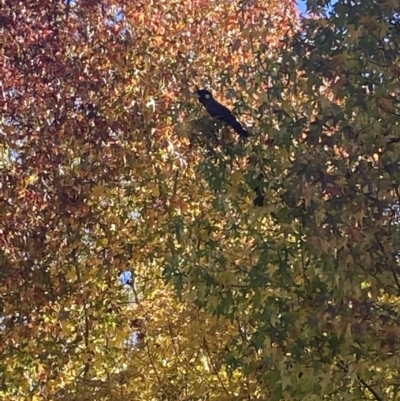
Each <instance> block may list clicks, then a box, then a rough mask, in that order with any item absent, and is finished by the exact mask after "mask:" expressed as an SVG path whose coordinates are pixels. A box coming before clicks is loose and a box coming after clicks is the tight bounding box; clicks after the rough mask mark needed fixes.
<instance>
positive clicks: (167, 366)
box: [0, 0, 295, 400]
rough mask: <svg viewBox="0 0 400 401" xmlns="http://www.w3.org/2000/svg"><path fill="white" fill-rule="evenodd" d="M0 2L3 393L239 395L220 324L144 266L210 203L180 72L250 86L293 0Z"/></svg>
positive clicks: (240, 379) (227, 328)
mask: <svg viewBox="0 0 400 401" xmlns="http://www.w3.org/2000/svg"><path fill="white" fill-rule="evenodd" d="M1 13H2V14H1V21H2V33H3V36H4V43H5V45H4V48H3V51H4V60H5V64H4V67H3V68H4V74H3V82H2V91H3V98H4V113H3V115H2V120H1V130H2V133H3V135H2V136H1V162H2V171H1V173H0V177H1V178H0V179H1V192H2V197H1V213H2V219H1V231H0V235H1V239H0V241H1V244H2V246H1V249H2V251H1V273H0V274H1V275H0V293H1V299H2V301H1V314H2V329H1V330H2V331H1V342H0V350H1V351H0V352H1V355H2V363H1V379H2V380H1V383H2V385H1V387H0V394H1V396H2V398H3V399H9V400H15V399H51V400H57V399H63V400H68V399H74V400H77V399H79V400H85V399H93V397H94V396H95V397H96V399H106V398H110V397H111V396H112V397H113V399H114V398H117V399H118V397H119V399H121V400H123V399H126V397H127V396H128V395H133V396H135V397H140V398H141V399H155V398H156V399H157V398H160V399H177V398H178V397H180V398H181V399H184V398H185V397H186V398H187V397H192V399H193V398H195V399H204V398H208V399H232V398H234V397H237V398H238V399H239V398H240V397H242V398H243V394H246V396H250V395H251V394H253V393H254V392H255V390H254V388H255V386H256V384H255V383H254V381H251V380H250V379H248V378H246V376H245V375H243V374H240V372H235V373H232V374H233V375H232V376H228V371H227V369H226V368H224V367H223V366H222V365H223V360H224V348H223V347H224V344H227V343H228V341H229V339H230V338H231V337H232V332H233V331H234V332H238V326H237V325H236V323H234V322H229V321H225V320H224V321H217V320H216V319H215V318H213V317H212V316H209V315H208V314H206V313H205V312H204V311H198V306H197V304H196V303H193V298H191V295H190V292H188V291H187V290H186V289H185V290H184V291H183V288H182V298H181V299H179V298H177V297H175V295H174V293H173V292H172V290H171V289H170V288H169V287H168V286H165V287H163V286H162V284H161V281H160V274H161V273H162V272H164V273H165V274H166V275H167V276H168V275H170V273H171V272H170V271H168V263H170V256H171V246H174V243H176V241H179V238H180V237H186V236H188V235H189V236H191V235H193V233H192V230H190V231H187V230H186V229H185V228H184V227H183V228H182V229H181V228H180V227H181V225H182V224H186V223H188V222H190V224H192V223H191V221H192V220H193V219H194V218H196V217H197V216H200V215H201V213H204V216H203V217H204V218H205V217H207V213H211V212H212V209H211V208H210V205H211V202H212V201H213V199H214V194H213V193H212V192H211V191H210V190H209V187H208V182H207V180H206V176H203V175H202V169H203V170H204V172H205V174H209V173H210V169H209V168H210V163H209V160H208V159H207V158H206V156H205V155H204V152H203V150H202V149H201V148H198V147H191V145H190V141H189V134H190V132H192V133H193V132H196V130H197V132H198V133H199V132H200V130H199V122H198V121H193V122H191V121H190V120H191V119H192V120H195V115H197V111H198V109H197V108H196V109H195V107H197V106H195V104H196V103H195V102H193V101H192V99H191V98H190V96H189V92H190V90H192V88H191V86H192V85H194V84H198V85H205V84H210V83H211V84H212V87H213V89H214V90H215V91H216V93H225V94H226V93H227V91H226V88H227V87H229V88H230V90H231V92H228V94H230V96H231V97H233V98H236V99H239V98H240V90H243V89H244V88H246V87H247V86H248V85H249V84H252V86H253V87H254V88H255V89H257V88H261V87H264V86H265V83H264V82H263V81H262V80H259V81H255V80H253V76H255V73H256V71H258V70H259V68H260V64H259V62H260V60H259V57H260V55H261V54H264V53H265V52H266V51H270V52H271V54H272V53H273V52H276V51H277V48H278V44H279V42H278V39H279V38H280V37H282V36H283V34H284V33H285V32H286V31H287V30H288V27H287V24H286V23H285V21H286V20H288V18H289V16H290V15H289V14H290V13H293V15H295V13H294V5H293V4H291V2H282V1H280V2H270V3H269V4H268V6H264V5H263V4H261V3H260V4H258V3H247V2H245V3H242V2H225V1H223V2H220V3H219V4H218V5H217V6H216V5H215V4H212V3H209V2H205V1H199V2H195V3H193V2H179V4H178V3H173V2H159V1H157V2H151V3H149V2H134V4H132V2H118V3H117V2H114V1H103V2H101V4H99V3H97V2H91V1H82V2H71V1H67V2H61V3H60V2H55V1H54V2H50V3H42V2H38V1H33V0H32V1H27V2H23V3H21V4H18V5H16V4H15V2H5V3H4V7H3V9H2V11H1ZM278 22H281V24H280V25H279V24H278ZM245 95H246V96H248V95H252V94H251V92H250V93H249V94H246V91H244V90H243V96H245ZM247 100H248V102H247V104H248V106H247V107H248V108H251V104H252V101H251V99H247ZM239 103H240V104H244V102H243V101H242V100H241V101H240V102H239ZM243 109H245V108H243ZM226 146H227V147H229V144H227V145H226ZM231 147H232V149H235V146H233V144H232V146H231ZM224 163H225V161H224ZM235 174H236V175H237V173H235ZM216 185H220V184H218V183H217V184H216ZM243 191H245V193H247V194H248V195H249V196H250V195H251V194H252V191H251V190H250V189H249V188H248V187H247V186H244V185H243ZM210 217H212V215H211V214H210ZM199 221H200V222H203V219H201V220H199ZM205 228H206V229H207V227H205ZM197 229H198V230H199V232H203V231H204V227H202V225H199V227H198V228H196V230H197ZM172 230H173V231H172ZM196 235H197V234H196ZM193 238H194V237H192V239H193ZM178 250H179V247H178V248H176V251H178ZM185 252H186V251H185ZM185 252H183V251H182V252H181V254H182V255H184V254H185ZM172 256H173V257H179V256H180V255H179V254H178V253H177V252H175V253H173V254H172ZM127 270H129V271H134V273H135V280H136V282H137V285H138V289H137V291H138V295H139V299H140V302H138V301H136V303H135V304H134V305H132V300H131V295H130V294H129V293H127V291H126V289H125V288H124V286H123V285H122V284H121V282H120V280H119V275H120V273H122V272H124V271H127ZM183 278H184V277H182V280H181V283H182V285H183V284H184V283H186V282H185V281H184V280H183ZM183 292H184V294H183ZM135 305H136V306H135ZM173 312H175V313H176V314H177V315H176V316H170V315H169V314H172V313H173ZM167 313H169V314H167ZM153 317H156V319H154V320H153ZM159 319H162V320H160V321H159ZM174 325H176V326H178V327H175V326H174ZM200 327H202V328H203V329H204V330H205V332H204V334H203V335H202V334H201V331H200ZM178 329H179V330H178ZM132 332H135V335H136V340H135V341H136V342H135V343H134V344H133V345H132V344H130V337H131V333H132ZM178 335H179V336H178ZM178 337H179V343H180V344H181V345H180V347H183V348H182V351H181V350H180V349H179V348H177V347H178V345H177V344H178V343H177V338H178ZM159 343H161V345H162V346H163V348H162V350H161V349H160V346H159ZM220 347H222V349H221V348H220ZM161 351H163V352H161ZM132 355H136V356H135V358H131V359H129V358H128V357H132ZM193 364H195V369H194V370H192V371H191V372H190V374H189V373H187V372H189V370H190V369H192V365H193ZM197 372H199V373H197ZM143 375H145V379H146V381H143ZM139 383H141V387H139ZM139 390H140V392H139ZM257 391H259V390H257Z"/></svg>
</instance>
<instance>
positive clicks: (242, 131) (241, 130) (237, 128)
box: [230, 121, 250, 138]
mask: <svg viewBox="0 0 400 401" xmlns="http://www.w3.org/2000/svg"><path fill="white" fill-rule="evenodd" d="M230 126H231V127H232V128H233V129H234V130H235V131H236V132H237V133H238V134H239V135H240V136H241V137H243V138H248V137H249V136H250V132H249V131H247V130H245V129H244V128H243V127H242V125H241V124H240V123H239V121H232V122H231V124H230Z"/></svg>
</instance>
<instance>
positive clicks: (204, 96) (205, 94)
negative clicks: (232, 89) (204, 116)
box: [196, 89, 213, 102]
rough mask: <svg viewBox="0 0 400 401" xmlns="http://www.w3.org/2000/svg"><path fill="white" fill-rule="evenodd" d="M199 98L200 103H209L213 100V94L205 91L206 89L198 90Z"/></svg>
mask: <svg viewBox="0 0 400 401" xmlns="http://www.w3.org/2000/svg"><path fill="white" fill-rule="evenodd" d="M196 94H197V98H198V99H199V101H200V102H204V101H207V100H209V99H212V98H213V97H212V94H211V92H209V91H207V90H205V89H198V90H197V91H196Z"/></svg>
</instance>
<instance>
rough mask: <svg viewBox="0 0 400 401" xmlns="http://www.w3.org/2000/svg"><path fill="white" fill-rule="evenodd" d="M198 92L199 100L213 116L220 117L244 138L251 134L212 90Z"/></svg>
mask: <svg viewBox="0 0 400 401" xmlns="http://www.w3.org/2000/svg"><path fill="white" fill-rule="evenodd" d="M196 94H197V97H198V100H199V102H200V103H201V104H202V105H203V106H204V107H205V108H206V110H207V112H208V114H210V116H211V117H214V118H218V120H220V121H222V122H224V123H225V124H227V125H229V126H230V127H232V128H233V129H234V130H235V131H236V132H237V133H238V134H239V135H240V136H241V137H243V138H247V137H249V136H250V133H249V132H248V131H246V130H245V129H244V128H243V127H242V125H241V124H240V122H239V121H238V120H236V118H235V116H234V115H233V114H232V112H231V111H230V110H229V109H228V108H227V107H225V106H224V105H223V104H221V103H219V102H217V101H216V100H215V99H214V98H213V96H212V94H211V92H209V91H207V90H205V89H198V90H197V91H196Z"/></svg>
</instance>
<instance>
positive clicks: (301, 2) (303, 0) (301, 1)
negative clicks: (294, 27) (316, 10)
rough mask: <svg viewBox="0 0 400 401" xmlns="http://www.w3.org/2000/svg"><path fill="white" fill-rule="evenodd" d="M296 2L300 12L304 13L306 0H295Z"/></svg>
mask: <svg viewBox="0 0 400 401" xmlns="http://www.w3.org/2000/svg"><path fill="white" fill-rule="evenodd" d="M297 4H298V5H299V8H300V12H302V13H304V12H305V11H306V0H297Z"/></svg>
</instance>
